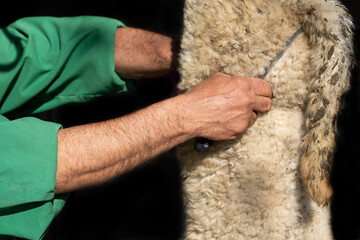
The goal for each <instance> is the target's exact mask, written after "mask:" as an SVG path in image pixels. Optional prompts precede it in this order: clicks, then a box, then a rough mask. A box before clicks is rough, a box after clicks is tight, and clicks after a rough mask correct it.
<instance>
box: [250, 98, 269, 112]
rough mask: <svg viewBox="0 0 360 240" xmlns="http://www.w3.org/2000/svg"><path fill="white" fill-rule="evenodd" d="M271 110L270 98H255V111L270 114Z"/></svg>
mask: <svg viewBox="0 0 360 240" xmlns="http://www.w3.org/2000/svg"><path fill="white" fill-rule="evenodd" d="M270 109H271V99H270V98H268V97H261V96H257V97H256V98H255V105H254V109H253V110H254V111H258V112H268V111H270Z"/></svg>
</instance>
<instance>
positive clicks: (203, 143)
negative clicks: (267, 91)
mask: <svg viewBox="0 0 360 240" xmlns="http://www.w3.org/2000/svg"><path fill="white" fill-rule="evenodd" d="M301 32H302V27H301V26H299V27H298V28H297V29H296V31H295V32H294V33H293V35H291V37H290V38H289V39H288V40H286V43H285V45H284V47H283V48H282V49H281V51H280V52H278V54H277V55H276V56H275V58H273V59H272V60H271V61H270V63H269V65H268V66H267V67H265V72H264V74H262V75H256V76H255V77H256V78H261V79H265V77H266V76H267V75H268V73H269V72H270V71H271V69H272V68H273V66H274V65H275V63H276V62H277V61H279V60H280V59H281V58H282V57H283V56H284V54H285V52H286V51H287V50H288V48H289V47H290V46H291V44H292V43H293V42H294V41H295V39H296V38H297V37H298V36H299V35H300V34H301ZM213 143H214V141H213V140H210V139H206V138H198V139H196V142H195V150H196V151H198V152H200V153H202V152H206V151H207V150H209V148H210V147H211V145H212V144H213Z"/></svg>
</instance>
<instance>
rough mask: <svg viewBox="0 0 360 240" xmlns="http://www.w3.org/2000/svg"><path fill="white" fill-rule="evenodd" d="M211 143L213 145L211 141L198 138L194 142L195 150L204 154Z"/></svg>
mask: <svg viewBox="0 0 360 240" xmlns="http://www.w3.org/2000/svg"><path fill="white" fill-rule="evenodd" d="M213 143H214V141H213V140H210V139H206V138H198V139H196V142H195V150H196V151H198V152H199V153H203V152H206V151H207V150H209V148H210V147H211V145H212V144H213Z"/></svg>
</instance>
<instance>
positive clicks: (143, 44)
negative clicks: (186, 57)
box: [115, 28, 179, 79]
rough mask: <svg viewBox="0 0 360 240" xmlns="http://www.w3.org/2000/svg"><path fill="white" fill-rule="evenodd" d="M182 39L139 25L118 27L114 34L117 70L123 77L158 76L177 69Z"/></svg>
mask: <svg viewBox="0 0 360 240" xmlns="http://www.w3.org/2000/svg"><path fill="white" fill-rule="evenodd" d="M178 49H179V42H178V41H176V40H173V39H172V38H170V37H167V36H164V35H161V34H157V33H153V32H149V31H146V30H141V29H136V28H119V29H117V31H116V35H115V70H116V72H117V74H119V76H120V77H125V78H131V79H139V78H142V77H147V78H149V77H157V76H161V75H164V74H167V73H169V72H170V71H171V70H175V69H176V67H177V65H178V63H177V52H178Z"/></svg>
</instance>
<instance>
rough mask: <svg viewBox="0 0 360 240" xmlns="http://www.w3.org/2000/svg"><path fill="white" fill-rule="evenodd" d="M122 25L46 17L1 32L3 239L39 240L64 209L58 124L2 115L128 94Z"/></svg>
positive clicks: (0, 214) (92, 19)
mask: <svg viewBox="0 0 360 240" xmlns="http://www.w3.org/2000/svg"><path fill="white" fill-rule="evenodd" d="M122 26H123V24H122V23H121V22H119V21H116V20H112V19H106V18H101V17H76V18H51V17H41V18H25V19H21V20H18V21H16V22H15V23H13V24H11V25H10V26H9V27H7V28H4V29H0V56H1V57H0V196H1V197H0V239H7V237H5V236H7V235H10V236H17V237H21V238H26V239H41V238H42V237H43V236H44V233H45V231H46V229H47V228H48V226H49V224H50V223H51V221H52V220H53V218H54V217H55V215H56V214H57V213H58V212H59V211H60V210H61V209H62V207H63V205H64V203H65V199H64V196H57V195H55V193H54V186H55V178H56V167H57V132H58V130H59V129H60V128H61V125H59V124H56V123H51V122H45V121H41V120H38V119H36V118H22V119H18V120H13V121H9V120H8V119H7V118H6V117H4V116H3V115H6V114H15V115H16V114H28V113H36V112H41V111H45V110H49V109H52V108H55V107H58V106H60V105H63V104H66V103H70V102H84V101H88V100H91V99H93V98H95V97H97V96H102V95H105V94H107V93H118V92H124V91H127V90H128V89H129V88H130V87H132V86H131V82H128V81H126V80H124V79H121V78H119V77H118V76H117V75H116V73H115V71H114V39H115V30H116V28H117V27H122Z"/></svg>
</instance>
